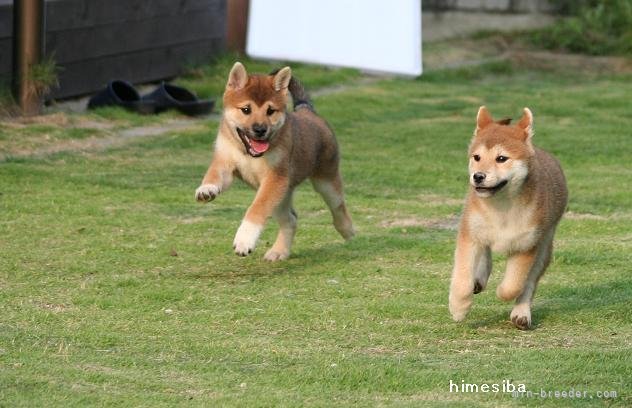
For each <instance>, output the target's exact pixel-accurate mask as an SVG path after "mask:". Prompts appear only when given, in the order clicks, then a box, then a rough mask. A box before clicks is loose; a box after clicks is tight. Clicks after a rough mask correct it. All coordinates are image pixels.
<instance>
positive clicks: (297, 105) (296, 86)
mask: <svg viewBox="0 0 632 408" xmlns="http://www.w3.org/2000/svg"><path fill="white" fill-rule="evenodd" d="M277 72H279V69H275V70H274V71H272V72H271V73H270V75H276V74H277ZM287 89H288V90H289V91H290V94H292V100H293V101H294V110H295V111H296V110H297V109H309V110H310V111H312V112H316V110H315V109H314V104H313V103H312V99H311V98H310V97H309V94H308V93H307V91H306V90H305V88H304V87H303V84H302V83H301V81H299V80H298V79H297V78H296V77H294V75H292V78H290V83H289V84H288V86H287Z"/></svg>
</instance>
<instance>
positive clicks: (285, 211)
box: [263, 191, 297, 262]
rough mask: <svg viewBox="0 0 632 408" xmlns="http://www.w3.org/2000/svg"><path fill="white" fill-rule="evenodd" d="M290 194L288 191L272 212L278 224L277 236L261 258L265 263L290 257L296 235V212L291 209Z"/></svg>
mask: <svg viewBox="0 0 632 408" xmlns="http://www.w3.org/2000/svg"><path fill="white" fill-rule="evenodd" d="M292 194H293V192H292V191H290V192H288V194H287V195H286V196H285V198H284V199H283V201H281V203H280V204H279V206H278V207H277V208H275V210H274V214H273V215H274V217H275V218H276V220H277V221H278V222H279V234H278V235H277V238H276V241H275V242H274V245H272V248H270V249H269V250H268V252H266V254H265V256H264V257H263V258H264V259H265V260H267V261H271V262H274V261H282V260H284V259H287V258H288V257H289V256H290V248H291V247H292V241H293V240H294V235H295V234H296V219H297V217H296V212H295V211H294V208H292Z"/></svg>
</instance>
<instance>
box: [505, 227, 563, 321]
mask: <svg viewBox="0 0 632 408" xmlns="http://www.w3.org/2000/svg"><path fill="white" fill-rule="evenodd" d="M552 238H553V236H552V234H551V237H550V238H549V239H548V240H545V242H543V243H542V244H541V245H540V247H539V248H538V253H537V255H536V260H535V262H534V263H533V266H532V267H531V270H530V271H529V275H528V276H527V281H526V282H525V284H524V290H523V291H522V293H521V294H520V296H518V298H517V299H516V304H515V305H514V307H513V309H512V310H511V314H510V316H509V317H510V318H511V322H512V323H513V324H514V326H516V327H517V328H518V329H521V330H527V329H529V328H530V327H531V304H532V301H533V295H534V294H535V289H536V287H537V285H538V281H539V280H540V278H541V277H542V275H543V274H544V271H545V270H546V268H547V266H549V263H550V262H551V254H552V252H553V239H552Z"/></svg>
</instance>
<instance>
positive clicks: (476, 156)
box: [472, 154, 481, 161]
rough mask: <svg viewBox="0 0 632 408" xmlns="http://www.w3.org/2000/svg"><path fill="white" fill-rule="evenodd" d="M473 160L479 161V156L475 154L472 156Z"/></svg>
mask: <svg viewBox="0 0 632 408" xmlns="http://www.w3.org/2000/svg"><path fill="white" fill-rule="evenodd" d="M472 157H473V158H474V161H479V160H481V156H479V155H478V154H475V155H474V156H472Z"/></svg>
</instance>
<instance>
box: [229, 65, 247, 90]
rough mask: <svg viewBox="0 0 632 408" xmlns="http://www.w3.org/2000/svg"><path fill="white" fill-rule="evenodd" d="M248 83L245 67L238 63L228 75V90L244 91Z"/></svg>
mask: <svg viewBox="0 0 632 408" xmlns="http://www.w3.org/2000/svg"><path fill="white" fill-rule="evenodd" d="M247 83H248V73H247V72H246V68H245V67H244V65H243V64H242V63H241V62H239V61H237V62H235V65H233V68H232V69H231V70H230V74H228V82H226V89H231V90H233V91H236V90H238V89H242V88H243V87H245V86H246V84H247Z"/></svg>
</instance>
